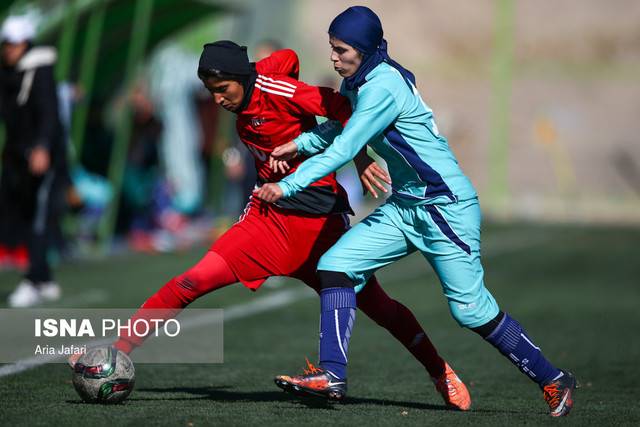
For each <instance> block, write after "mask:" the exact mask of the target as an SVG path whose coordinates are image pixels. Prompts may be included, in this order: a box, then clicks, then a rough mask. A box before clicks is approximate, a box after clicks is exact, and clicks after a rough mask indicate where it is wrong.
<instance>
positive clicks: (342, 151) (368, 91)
mask: <svg viewBox="0 0 640 427" xmlns="http://www.w3.org/2000/svg"><path fill="white" fill-rule="evenodd" d="M398 114H399V111H398V107H397V105H396V103H395V99H394V97H393V95H392V94H391V93H390V92H389V91H388V90H387V89H385V88H383V87H380V86H370V87H367V85H364V86H363V87H362V89H361V90H360V92H359V93H358V99H357V103H356V109H355V111H354V112H353V114H352V115H351V119H349V122H348V123H347V125H346V126H345V128H344V130H343V131H342V133H341V134H340V135H338V136H337V137H336V138H335V139H334V141H333V144H331V145H329V146H328V147H327V149H326V150H325V151H324V152H322V153H320V154H317V155H315V156H313V157H311V158H309V159H307V160H305V161H304V162H302V163H301V164H300V166H298V169H296V171H295V172H294V173H292V174H291V175H288V176H287V177H286V178H284V179H283V180H282V181H280V182H279V183H278V185H279V186H280V188H281V189H282V191H283V197H290V196H292V195H294V194H295V193H297V192H298V191H300V190H302V189H303V188H305V187H307V186H309V185H310V184H312V183H314V182H315V181H317V180H319V179H320V178H322V177H324V176H326V175H328V174H330V173H331V172H334V171H336V170H338V169H339V168H340V167H341V166H343V165H344V164H345V163H347V162H348V161H349V160H351V159H353V158H354V157H355V155H356V154H358V152H359V151H360V150H361V149H362V147H364V146H365V144H367V143H368V142H369V141H371V140H372V139H373V138H375V137H376V136H378V135H380V134H382V133H383V132H384V130H385V129H386V128H387V127H388V126H389V125H390V124H391V123H393V121H394V120H395V119H396V118H397V117H398Z"/></svg>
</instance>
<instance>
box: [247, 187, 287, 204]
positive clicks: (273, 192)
mask: <svg viewBox="0 0 640 427" xmlns="http://www.w3.org/2000/svg"><path fill="white" fill-rule="evenodd" d="M253 195H254V196H256V197H257V198H259V199H262V200H264V201H265V202H269V203H275V202H277V201H278V200H280V199H281V198H282V196H283V193H282V189H281V188H280V186H279V185H278V184H274V183H272V182H269V183H267V184H264V185H263V186H262V187H260V188H258V189H256V190H254V191H253Z"/></svg>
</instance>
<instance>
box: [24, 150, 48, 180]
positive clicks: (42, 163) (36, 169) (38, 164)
mask: <svg viewBox="0 0 640 427" xmlns="http://www.w3.org/2000/svg"><path fill="white" fill-rule="evenodd" d="M50 163H51V158H50V156H49V150H47V149H46V148H44V147H40V146H38V147H35V148H34V149H33V150H31V154H30V155H29V170H30V171H31V173H32V174H34V175H37V176H40V175H43V174H44V173H45V172H46V171H47V170H48V169H49V164H50Z"/></svg>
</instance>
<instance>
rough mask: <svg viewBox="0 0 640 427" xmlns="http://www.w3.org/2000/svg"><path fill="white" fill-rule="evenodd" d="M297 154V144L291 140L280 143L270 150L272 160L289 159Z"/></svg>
mask: <svg viewBox="0 0 640 427" xmlns="http://www.w3.org/2000/svg"><path fill="white" fill-rule="evenodd" d="M297 155H298V146H297V145H296V143H295V142H293V141H290V142H287V143H286V144H282V145H281V146H279V147H276V148H275V149H274V150H273V151H272V152H271V158H273V159H274V160H291V159H293V158H294V157H296V156H297Z"/></svg>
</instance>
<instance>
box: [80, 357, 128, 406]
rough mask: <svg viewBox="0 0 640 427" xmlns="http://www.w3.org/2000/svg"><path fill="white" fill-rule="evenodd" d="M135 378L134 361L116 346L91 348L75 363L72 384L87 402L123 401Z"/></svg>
mask: <svg viewBox="0 0 640 427" xmlns="http://www.w3.org/2000/svg"><path fill="white" fill-rule="evenodd" d="M135 381H136V375H135V369H134V367H133V362H132V361H131V359H130V358H129V356H127V355H126V354H125V353H123V352H121V351H119V350H117V349H115V348H113V347H96V348H91V349H89V350H87V353H86V354H83V355H82V356H81V357H80V358H79V359H78V360H77V362H76V363H75V365H74V367H73V386H74V387H75V389H76V391H77V392H78V394H79V395H80V397H81V398H82V400H84V401H85V402H90V403H119V402H122V401H123V400H125V399H126V398H127V396H129V393H131V390H133V386H134V384H135Z"/></svg>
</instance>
